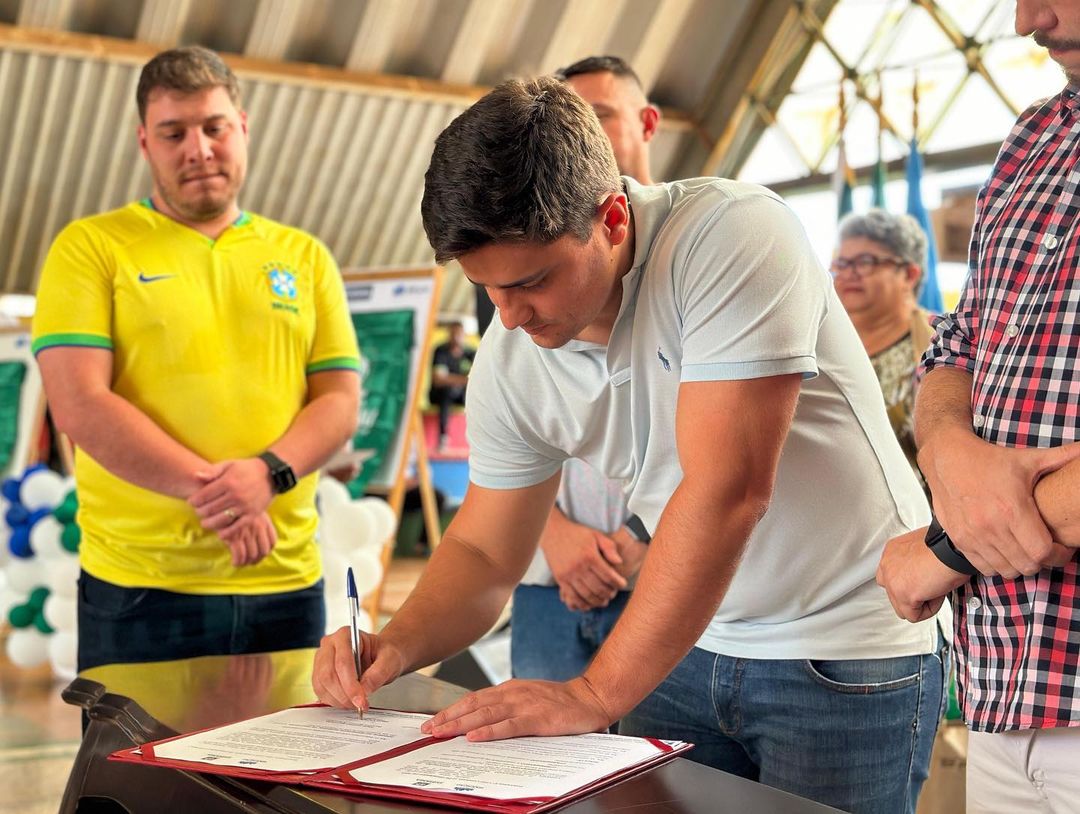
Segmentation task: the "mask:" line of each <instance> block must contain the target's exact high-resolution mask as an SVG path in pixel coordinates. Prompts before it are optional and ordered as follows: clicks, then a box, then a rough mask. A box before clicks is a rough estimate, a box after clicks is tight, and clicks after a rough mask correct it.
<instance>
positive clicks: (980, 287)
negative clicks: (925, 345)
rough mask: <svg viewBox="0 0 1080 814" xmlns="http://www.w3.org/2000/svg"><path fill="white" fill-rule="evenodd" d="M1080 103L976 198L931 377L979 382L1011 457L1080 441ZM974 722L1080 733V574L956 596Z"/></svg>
mask: <svg viewBox="0 0 1080 814" xmlns="http://www.w3.org/2000/svg"><path fill="white" fill-rule="evenodd" d="M1078 158H1080V99H1078V98H1077V89H1076V88H1073V87H1069V88H1066V89H1065V91H1064V92H1062V94H1061V95H1060V96H1056V97H1054V98H1052V99H1049V100H1047V101H1046V102H1042V103H1040V104H1037V105H1035V106H1033V107H1031V108H1030V109H1029V110H1027V111H1026V112H1025V113H1024V114H1023V115H1022V116H1021V117H1020V118H1019V120H1018V121H1017V123H1016V126H1015V127H1014V128H1013V131H1012V133H1011V134H1010V135H1009V137H1008V139H1006V141H1005V143H1004V144H1003V145H1002V148H1001V152H1000V153H999V154H998V158H997V161H996V163H995V164H994V169H993V172H992V173H991V176H990V180H989V181H987V183H986V185H985V186H984V187H983V188H982V189H981V190H980V192H979V197H978V203H977V205H976V213H975V228H974V231H973V233H972V237H971V253H970V261H969V267H970V272H971V273H970V277H969V279H968V282H967V284H966V285H965V287H964V291H963V293H962V295H961V297H960V302H959V303H958V304H957V307H956V311H955V312H954V313H952V314H947V315H945V316H944V317H941V318H940V319H939V320H938V322H937V332H936V334H935V336H934V340H933V344H932V345H931V346H930V349H929V350H927V352H926V355H925V356H924V357H923V365H924V367H925V369H926V370H931V369H933V368H935V367H941V366H952V367H957V368H962V369H964V370H966V371H968V372H969V373H971V374H972V376H973V378H974V383H973V386H972V392H971V409H972V414H973V417H974V418H973V424H974V430H975V432H976V433H977V434H978V435H979V436H980V437H981V438H983V439H984V440H986V441H989V442H991V443H994V444H1001V445H1002V446H1007V447H1052V446H1058V445H1061V444H1066V443H1069V442H1070V441H1076V440H1078V439H1080V367H1078V365H1080V274H1078V273H1077V271H1078V267H1077V260H1078V257H1080V229H1078V228H1077V215H1078V213H1080V165H1078V161H1077V159H1078ZM954 606H955V608H956V617H955V618H956V650H957V659H956V661H957V679H958V681H959V683H960V689H961V693H960V696H961V703H962V708H963V711H964V718H965V719H966V720H967V722H968V723H969V725H970V726H971V727H972V728H973V729H976V730H979V731H986V732H1000V731H1003V730H1009V729H1031V728H1045V727H1057V726H1080V681H1078V678H1077V666H1078V661H1080V563H1078V561H1077V560H1076V559H1073V561H1072V562H1071V563H1069V564H1068V565H1067V566H1065V567H1064V568H1055V569H1046V570H1043V571H1042V572H1040V573H1039V574H1036V575H1035V576H1031V577H1021V578H1019V579H1001V578H1000V577H979V578H976V579H973V580H972V581H971V582H970V583H968V584H967V585H965V586H964V587H962V588H960V589H959V590H958V591H957V594H956V601H955V603H954Z"/></svg>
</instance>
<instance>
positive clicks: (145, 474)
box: [57, 391, 208, 499]
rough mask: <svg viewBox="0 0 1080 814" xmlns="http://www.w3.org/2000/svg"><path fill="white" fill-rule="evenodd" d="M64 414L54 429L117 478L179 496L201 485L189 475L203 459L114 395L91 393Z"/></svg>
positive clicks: (125, 401)
mask: <svg viewBox="0 0 1080 814" xmlns="http://www.w3.org/2000/svg"><path fill="white" fill-rule="evenodd" d="M68 412H69V413H70V415H69V416H68V417H67V418H66V419H65V420H62V421H61V420H59V418H58V417H57V423H58V428H59V429H60V430H61V431H63V432H65V433H67V435H68V436H69V437H70V438H71V440H72V441H73V442H74V444H75V446H77V447H78V448H79V449H81V450H83V451H84V452H85V453H86V454H88V455H89V456H90V457H91V458H93V459H94V460H95V461H97V462H98V463H99V464H101V465H102V466H103V467H105V468H106V469H107V470H108V471H109V472H111V473H112V474H114V475H116V476H117V477H120V478H123V479H124V480H126V481H128V482H129V483H133V484H135V485H136V486H141V487H142V488H144V489H149V490H150V491H152V492H159V493H161V494H163V495H169V496H170V497H176V498H181V499H186V498H187V497H188V496H189V495H191V494H192V493H193V492H195V491H196V490H197V489H198V488H199V487H200V486H201V485H202V483H201V481H199V479H198V478H197V477H196V474H195V473H196V472H198V471H200V470H202V469H205V468H206V467H207V466H208V462H207V461H206V460H205V459H204V458H202V457H201V456H200V455H197V454H196V453H194V452H192V451H191V450H189V449H188V448H187V447H185V446H184V445H183V444H181V443H180V442H179V441H177V440H176V439H175V438H173V437H171V436H170V435H169V434H168V433H166V432H165V431H164V430H163V429H161V427H159V426H158V425H157V424H155V423H154V422H153V421H152V420H151V419H150V417H149V416H147V415H146V414H145V413H144V412H142V411H141V410H139V408H137V407H136V406H135V405H133V404H132V403H131V402H129V401H127V400H126V399H124V398H122V397H120V396H118V395H116V394H115V393H111V392H108V391H105V392H101V393H97V394H95V395H93V396H90V397H88V398H87V399H86V400H85V402H83V403H82V404H81V405H80V406H79V407H78V409H72V410H70V411H68Z"/></svg>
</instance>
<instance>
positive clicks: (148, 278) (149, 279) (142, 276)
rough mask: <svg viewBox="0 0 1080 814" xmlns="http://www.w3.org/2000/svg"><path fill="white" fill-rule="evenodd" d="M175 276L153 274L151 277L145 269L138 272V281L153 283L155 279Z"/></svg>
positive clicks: (173, 275) (166, 278)
mask: <svg viewBox="0 0 1080 814" xmlns="http://www.w3.org/2000/svg"><path fill="white" fill-rule="evenodd" d="M175 276H176V275H175V274H155V275H154V276H152V277H151V276H149V275H148V274H147V273H146V272H145V271H140V272H139V282H140V283H153V282H155V281H157V280H168V279H169V278H170V277H175Z"/></svg>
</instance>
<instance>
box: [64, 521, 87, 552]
mask: <svg viewBox="0 0 1080 814" xmlns="http://www.w3.org/2000/svg"><path fill="white" fill-rule="evenodd" d="M81 538H82V532H81V531H79V527H78V525H76V524H75V523H68V524H67V525H66V526H64V530H63V532H61V534H60V545H62V546H63V547H64V549H65V550H66V551H70V552H72V553H74V552H76V551H78V550H79V540H80V539H81Z"/></svg>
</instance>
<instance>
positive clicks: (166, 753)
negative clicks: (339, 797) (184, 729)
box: [154, 707, 431, 772]
mask: <svg viewBox="0 0 1080 814" xmlns="http://www.w3.org/2000/svg"><path fill="white" fill-rule="evenodd" d="M430 717H431V716H430V715H418V714H415V713H411V712H394V711H392V710H382V709H373V710H370V711H369V712H366V713H364V718H363V720H361V719H360V716H359V715H357V714H356V710H351V709H332V708H330V707H300V708H298V709H286V710H282V711H281V712H274V713H271V714H270V715H263V716H262V717H260V718H252V719H251V720H250V721H241V722H239V723H235V724H230V725H229V726H223V727H221V728H220V729H211V730H209V731H208V732H198V733H196V734H194V735H188V736H187V737H185V738H178V739H177V740H174V741H170V742H169V743H163V744H161V745H159V746H155V747H154V754H155V755H157V756H158V757H160V758H169V759H171V760H190V761H193V762H195V763H207V764H210V765H213V766H238V767H241V768H245V769H265V770H267V771H275V772H310V771H315V770H317V769H331V768H334V767H336V766H342V765H344V764H346V763H352V762H353V761H356V760H362V759H363V758H366V757H371V756H372V755H377V754H380V753H381V752H386V751H388V750H390V749H394V748H395V747H398V746H402V745H404V744H406V743H412V742H413V741H418V740H420V739H422V738H423V737H424V735H423V734H421V732H420V724H422V723H423V722H424V721H426V720H427V719H428V718H430Z"/></svg>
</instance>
